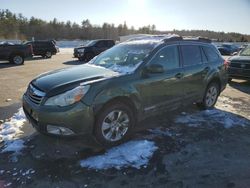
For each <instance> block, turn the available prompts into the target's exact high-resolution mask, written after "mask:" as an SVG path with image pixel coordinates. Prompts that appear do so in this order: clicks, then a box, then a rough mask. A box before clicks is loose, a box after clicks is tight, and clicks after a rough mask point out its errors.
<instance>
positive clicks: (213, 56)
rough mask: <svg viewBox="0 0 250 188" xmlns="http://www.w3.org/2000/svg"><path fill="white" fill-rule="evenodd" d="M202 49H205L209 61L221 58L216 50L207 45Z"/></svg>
mask: <svg viewBox="0 0 250 188" xmlns="http://www.w3.org/2000/svg"><path fill="white" fill-rule="evenodd" d="M202 49H203V50H204V52H205V54H206V56H207V59H208V61H216V60H217V59H218V58H219V55H218V54H217V53H216V51H215V50H214V49H213V48H211V47H207V46H203V47H202Z"/></svg>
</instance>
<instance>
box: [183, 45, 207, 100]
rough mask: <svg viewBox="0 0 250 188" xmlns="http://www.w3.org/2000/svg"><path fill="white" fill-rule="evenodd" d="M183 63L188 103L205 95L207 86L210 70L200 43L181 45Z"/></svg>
mask: <svg viewBox="0 0 250 188" xmlns="http://www.w3.org/2000/svg"><path fill="white" fill-rule="evenodd" d="M180 48H181V55H182V64H183V69H184V77H183V89H184V93H185V96H184V97H185V99H186V100H185V101H186V102H187V103H190V102H194V101H198V100H200V99H201V97H202V96H203V91H204V88H205V86H206V82H205V77H206V75H207V73H208V72H209V70H210V67H209V65H208V64H205V63H204V61H205V59H204V58H205V57H204V53H203V51H202V49H201V47H200V46H199V45H195V44H193V45H192V44H182V45H181V47H180Z"/></svg>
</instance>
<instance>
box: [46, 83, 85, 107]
mask: <svg viewBox="0 0 250 188" xmlns="http://www.w3.org/2000/svg"><path fill="white" fill-rule="evenodd" d="M89 88H90V86H89V85H85V86H78V87H76V88H74V89H72V90H69V91H66V92H65V93H62V94H59V95H56V96H54V97H50V98H48V100H47V101H46V102H45V105H46V106H68V105H71V104H74V103H76V102H78V101H80V100H81V99H82V98H83V96H84V95H85V94H86V93H87V92H88V90H89Z"/></svg>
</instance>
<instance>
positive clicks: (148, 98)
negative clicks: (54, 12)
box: [23, 35, 228, 147]
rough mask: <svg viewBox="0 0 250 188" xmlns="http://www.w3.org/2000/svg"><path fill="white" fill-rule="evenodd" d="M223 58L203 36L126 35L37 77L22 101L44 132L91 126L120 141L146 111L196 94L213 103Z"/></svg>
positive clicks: (77, 131) (222, 83)
mask: <svg viewBox="0 0 250 188" xmlns="http://www.w3.org/2000/svg"><path fill="white" fill-rule="evenodd" d="M224 62H225V61H224V59H223V58H222V57H221V55H220V53H219V51H218V50H217V49H216V48H215V46H214V45H212V44H211V41H210V40H207V39H203V38H182V37H180V36H177V35H170V36H169V35H167V36H165V37H161V38H159V37H158V38H157V39H155V38H154V37H152V38H150V37H149V38H145V39H143V40H141V39H140V40H132V41H126V42H123V43H120V44H117V45H116V46H114V47H113V48H111V49H109V50H107V51H105V52H103V53H102V54H100V55H99V56H97V57H96V58H95V59H93V60H92V61H91V62H89V63H87V64H84V65H80V66H77V67H71V68H67V69H62V70H60V71H58V70H57V71H54V72H50V73H45V74H43V75H40V76H39V77H37V78H35V79H34V80H32V81H31V83H30V84H29V86H28V88H27V91H26V93H25V94H24V96H23V109H24V112H25V114H26V116H27V118H28V119H29V120H30V121H31V123H32V124H33V125H34V127H35V128H36V129H37V130H38V131H39V132H41V133H45V134H49V135H60V136H75V135H78V136H79V135H84V134H90V135H93V136H94V137H95V139H96V140H97V141H98V142H99V143H100V144H101V145H103V146H105V147H109V146H113V145H117V144H119V143H121V142H123V141H125V140H126V139H127V138H128V136H129V135H130V133H131V132H132V130H133V128H134V126H136V125H137V123H136V122H138V121H141V120H143V119H145V118H146V117H149V116H152V115H155V114H159V113H160V112H162V111H165V112H166V113H165V116H166V115H168V113H171V112H172V111H173V110H175V109H177V108H180V107H181V106H183V105H190V104H193V102H196V103H197V104H198V105H199V106H200V107H202V108H203V109H210V108H213V106H214V105H215V103H216V101H217V98H218V96H219V95H220V93H221V91H223V90H224V88H225V87H226V83H227V80H228V77H227V70H226V68H227V65H226V64H224Z"/></svg>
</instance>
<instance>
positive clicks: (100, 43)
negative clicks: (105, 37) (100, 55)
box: [95, 41, 105, 48]
mask: <svg viewBox="0 0 250 188" xmlns="http://www.w3.org/2000/svg"><path fill="white" fill-rule="evenodd" d="M95 46H96V47H99V48H102V47H105V44H104V41H99V42H97V43H96V45H95Z"/></svg>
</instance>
